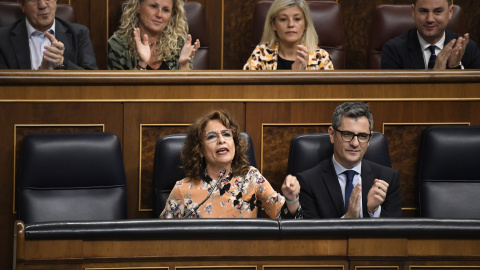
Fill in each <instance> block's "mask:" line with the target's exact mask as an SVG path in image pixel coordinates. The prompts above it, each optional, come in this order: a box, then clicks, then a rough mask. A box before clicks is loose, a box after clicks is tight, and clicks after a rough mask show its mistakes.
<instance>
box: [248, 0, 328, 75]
mask: <svg viewBox="0 0 480 270" xmlns="http://www.w3.org/2000/svg"><path fill="white" fill-rule="evenodd" d="M243 69H244V70H278V69H293V70H305V69H308V70H320V69H325V70H327V69H333V63H332V60H331V59H330V55H329V54H328V52H327V51H325V50H323V49H320V48H319V47H318V36H317V32H316V31H315V28H314V26H313V21H312V17H311V15H310V9H309V7H308V4H307V2H306V1H305V0H275V1H274V2H273V3H272V6H271V7H270V9H269V11H268V14H267V19H266V20H265V27H264V29H263V36H262V40H261V42H260V44H259V45H257V47H256V48H255V50H254V51H253V52H252V54H251V56H250V58H249V59H248V61H247V63H246V64H245V66H244V67H243Z"/></svg>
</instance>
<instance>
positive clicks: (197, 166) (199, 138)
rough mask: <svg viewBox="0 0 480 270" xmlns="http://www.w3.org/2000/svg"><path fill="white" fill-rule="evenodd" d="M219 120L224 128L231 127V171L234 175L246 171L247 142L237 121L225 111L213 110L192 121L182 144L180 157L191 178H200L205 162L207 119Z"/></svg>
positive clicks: (186, 174)
mask: <svg viewBox="0 0 480 270" xmlns="http://www.w3.org/2000/svg"><path fill="white" fill-rule="evenodd" d="M212 120H219V121H220V122H221V123H222V124H223V125H224V126H225V127H226V128H229V129H233V130H234V134H233V141H234V143H235V156H234V158H233V160H232V173H233V175H234V176H240V175H244V174H246V173H247V172H248V160H247V156H246V152H247V149H248V142H247V140H246V139H245V138H243V137H242V136H241V135H240V130H239V128H238V125H237V123H235V121H234V120H233V118H232V117H231V116H230V115H229V114H228V113H227V112H225V111H222V110H213V111H211V112H209V113H207V114H205V115H204V116H202V117H200V118H198V119H197V120H195V122H193V124H192V126H191V127H190V128H189V129H188V132H187V139H186V140H185V142H184V144H183V149H182V155H181V159H182V162H183V170H184V171H185V176H186V177H188V178H190V179H193V180H200V179H202V176H203V173H204V172H205V168H206V166H207V164H206V163H205V159H204V158H202V152H203V144H204V141H205V140H204V138H205V126H206V125H207V123H208V122H209V121H212Z"/></svg>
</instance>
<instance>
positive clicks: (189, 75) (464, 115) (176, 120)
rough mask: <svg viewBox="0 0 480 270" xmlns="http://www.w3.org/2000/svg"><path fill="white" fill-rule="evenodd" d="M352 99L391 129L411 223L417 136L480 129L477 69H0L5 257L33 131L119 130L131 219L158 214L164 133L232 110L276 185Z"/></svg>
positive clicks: (2, 258) (379, 126) (4, 258)
mask: <svg viewBox="0 0 480 270" xmlns="http://www.w3.org/2000/svg"><path fill="white" fill-rule="evenodd" d="M347 100H350V101H351V100H361V101H367V102H368V103H369V105H370V107H371V109H372V113H373V115H374V120H375V121H374V130H376V131H379V132H383V133H384V134H385V136H386V138H387V140H388V142H389V148H390V155H391V159H392V167H393V168H395V169H398V170H400V173H401V180H402V193H403V197H404V202H403V207H404V208H403V210H404V216H407V217H415V216H418V211H417V194H418V190H417V187H416V168H417V155H418V146H419V145H420V138H421V133H422V131H423V130H424V129H425V128H426V127H428V126H430V125H437V124H460V125H479V124H480V71H476V70H474V71H456V70H455V71H438V72H433V71H364V70H343V71H329V72H280V71H278V72H244V71H235V72H232V71H196V72H182V71H171V72H154V71H152V72H150V71H145V72H139V71H124V72H118V71H78V72H77V71H54V72H48V71H15V70H11V71H0V138H2V140H0V183H1V185H2V188H1V189H0V202H1V204H0V205H1V206H0V218H2V219H3V220H4V221H5V222H3V223H2V224H1V225H0V232H1V233H0V236H2V237H3V238H2V239H5V240H4V241H1V242H2V243H5V244H2V245H1V246H0V262H5V264H7V263H9V262H10V261H11V260H10V255H9V254H11V247H12V243H13V239H12V236H11V231H12V230H13V222H14V220H15V210H16V205H15V198H14V188H15V179H16V175H15V174H16V171H17V168H18V165H19V161H20V159H19V153H20V152H19V150H20V147H21V142H22V139H23V137H24V136H25V135H27V134H29V133H33V132H69V131H109V132H113V133H115V134H116V135H117V136H118V137H119V138H120V141H121V142H122V148H123V154H124V161H125V169H126V174H127V185H128V201H129V205H128V215H129V218H132V219H134V218H135V219H136V218H151V205H152V204H151V200H152V196H151V194H152V185H151V179H152V170H153V154H154V147H155V145H154V144H155V141H156V139H157V138H158V137H160V136H163V135H166V134H172V133H181V132H185V130H186V128H187V125H188V124H190V123H191V122H192V121H193V120H194V119H196V118H197V117H199V116H200V115H201V114H203V113H204V112H206V111H208V110H210V109H212V108H222V109H226V110H228V111H230V112H231V114H232V115H233V116H234V117H235V118H236V120H237V122H238V123H239V125H240V127H241V129H242V130H243V131H246V132H248V133H249V134H250V135H251V136H252V139H253V145H254V148H255V155H256V160H257V164H258V167H259V169H260V170H261V172H262V174H263V175H264V176H265V177H266V178H267V179H268V180H269V181H270V182H271V183H272V185H273V187H274V188H275V189H276V190H280V185H281V182H282V181H283V179H284V177H285V174H286V168H287V160H288V149H289V141H290V138H291V137H293V136H295V135H297V134H302V133H313V132H326V130H327V128H328V126H329V125H330V123H331V117H332V113H333V110H334V108H335V107H336V106H338V105H339V104H340V103H341V102H343V101H347Z"/></svg>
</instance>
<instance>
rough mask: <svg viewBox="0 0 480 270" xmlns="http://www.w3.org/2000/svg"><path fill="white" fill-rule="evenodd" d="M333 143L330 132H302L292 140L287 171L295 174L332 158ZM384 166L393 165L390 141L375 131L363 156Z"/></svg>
mask: <svg viewBox="0 0 480 270" xmlns="http://www.w3.org/2000/svg"><path fill="white" fill-rule="evenodd" d="M332 155H333V144H332V143H330V137H329V135H328V133H312V134H302V135H297V136H295V137H293V138H292V139H291V141H290V152H289V154H288V167H287V172H288V173H289V174H292V175H295V174H297V173H301V172H303V171H306V170H308V169H310V168H312V167H314V166H316V165H317V164H318V163H320V162H321V161H323V160H325V159H328V158H331V157H332ZM363 158H365V159H367V160H370V161H373V162H375V163H378V164H380V165H383V166H387V167H391V163H390V152H389V150H388V143H387V140H386V139H385V136H383V134H382V133H380V132H376V131H374V132H373V136H372V138H371V139H370V144H369V146H368V149H367V152H365V156H364V157H363Z"/></svg>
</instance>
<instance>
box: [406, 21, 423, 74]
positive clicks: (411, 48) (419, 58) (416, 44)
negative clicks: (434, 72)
mask: <svg viewBox="0 0 480 270" xmlns="http://www.w3.org/2000/svg"><path fill="white" fill-rule="evenodd" d="M408 52H409V55H408V56H409V58H410V61H411V64H412V66H413V69H425V61H424V59H423V52H422V48H421V47H420V41H418V36H417V29H416V28H415V29H414V31H410V32H409V33H408Z"/></svg>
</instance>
